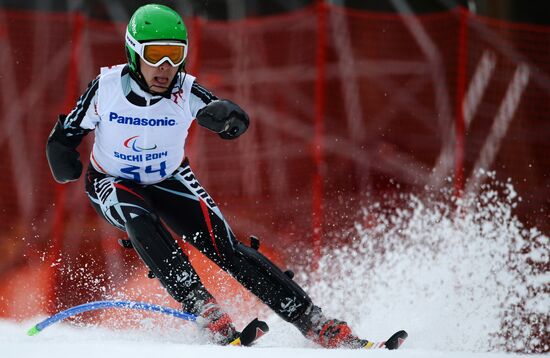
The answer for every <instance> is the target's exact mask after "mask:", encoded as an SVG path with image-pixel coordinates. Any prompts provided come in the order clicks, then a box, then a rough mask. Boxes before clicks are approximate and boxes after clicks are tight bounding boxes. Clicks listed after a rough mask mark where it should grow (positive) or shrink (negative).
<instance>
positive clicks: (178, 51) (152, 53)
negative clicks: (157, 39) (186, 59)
mask: <svg viewBox="0 0 550 358" xmlns="http://www.w3.org/2000/svg"><path fill="white" fill-rule="evenodd" d="M183 56H184V46H177V45H146V46H145V48H144V49H143V58H145V59H146V60H147V61H149V62H151V63H154V64H156V63H158V62H159V61H160V60H162V59H163V58H165V57H168V58H169V59H170V60H171V61H172V62H173V63H175V64H179V63H180V62H182V61H183Z"/></svg>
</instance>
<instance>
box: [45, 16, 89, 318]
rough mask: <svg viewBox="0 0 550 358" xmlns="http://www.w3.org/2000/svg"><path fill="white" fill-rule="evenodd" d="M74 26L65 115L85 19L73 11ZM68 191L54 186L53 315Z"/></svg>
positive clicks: (50, 298) (73, 89)
mask: <svg viewBox="0 0 550 358" xmlns="http://www.w3.org/2000/svg"><path fill="white" fill-rule="evenodd" d="M73 16H74V17H73V18H74V26H73V30H72V34H71V54H70V58H69V63H68V76H67V83H66V86H65V99H64V105H63V111H64V112H65V113H68V112H69V111H70V110H71V109H72V107H73V105H74V101H75V100H76V97H77V96H78V95H77V90H78V87H79V84H78V63H79V62H80V53H81V42H82V32H83V28H84V16H83V15H82V14H81V13H80V12H78V11H76V12H74V13H73ZM66 206H67V188H66V186H65V185H59V184H57V185H56V186H55V212H54V219H53V226H52V235H51V244H50V246H49V255H48V257H49V258H50V260H49V265H48V268H49V270H50V274H49V280H50V288H49V292H48V301H47V302H48V304H47V307H46V310H47V312H48V313H50V314H51V313H53V312H55V311H56V310H57V304H58V297H57V288H58V287H59V285H60V282H61V278H60V276H59V265H60V264H61V259H62V257H61V252H62V249H63V246H64V242H63V241H64V236H65V235H64V234H65V224H66V217H65V213H66Z"/></svg>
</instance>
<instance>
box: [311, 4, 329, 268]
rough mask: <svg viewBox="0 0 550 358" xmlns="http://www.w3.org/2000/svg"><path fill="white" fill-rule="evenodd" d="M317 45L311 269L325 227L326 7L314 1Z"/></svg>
mask: <svg viewBox="0 0 550 358" xmlns="http://www.w3.org/2000/svg"><path fill="white" fill-rule="evenodd" d="M316 12H317V39H316V40H317V43H316V57H315V59H316V63H315V68H316V76H315V119H314V120H315V123H314V137H313V145H312V155H313V162H314V168H315V170H314V173H313V178H312V215H311V216H312V241H313V269H314V270H315V269H316V268H317V265H318V262H319V259H320V257H321V247H322V237H323V224H324V205H323V204H324V178H325V175H326V171H327V170H326V163H325V158H324V134H325V133H324V132H325V126H324V114H325V104H326V78H325V69H326V47H327V32H328V29H327V12H328V8H327V4H326V3H325V2H324V1H323V0H318V1H317V7H316Z"/></svg>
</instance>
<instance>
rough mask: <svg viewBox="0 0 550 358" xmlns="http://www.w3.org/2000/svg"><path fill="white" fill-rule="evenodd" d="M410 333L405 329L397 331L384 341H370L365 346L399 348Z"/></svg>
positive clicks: (366, 347)
mask: <svg viewBox="0 0 550 358" xmlns="http://www.w3.org/2000/svg"><path fill="white" fill-rule="evenodd" d="M408 336H409V335H408V334H407V332H405V331H398V332H395V333H394V334H393V335H392V336H391V337H390V338H388V339H387V340H386V341H382V342H369V343H367V344H366V345H365V346H364V347H363V348H365V349H389V350H394V349H398V348H399V347H401V346H402V345H403V343H405V340H406V339H407V337H408Z"/></svg>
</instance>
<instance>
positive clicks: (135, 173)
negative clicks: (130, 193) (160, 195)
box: [120, 161, 166, 182]
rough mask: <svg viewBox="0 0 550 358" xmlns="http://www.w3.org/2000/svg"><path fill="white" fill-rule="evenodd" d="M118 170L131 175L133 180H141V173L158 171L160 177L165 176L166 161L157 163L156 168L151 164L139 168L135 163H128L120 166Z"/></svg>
mask: <svg viewBox="0 0 550 358" xmlns="http://www.w3.org/2000/svg"><path fill="white" fill-rule="evenodd" d="M120 171H121V172H122V173H124V174H126V175H128V176H131V177H132V179H133V180H134V181H137V182H141V174H142V173H145V174H154V173H159V175H160V177H161V178H164V177H165V176H166V161H162V162H160V163H159V166H158V168H153V166H152V165H148V166H146V167H145V168H141V167H138V166H135V165H129V166H127V167H124V168H121V169H120Z"/></svg>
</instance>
